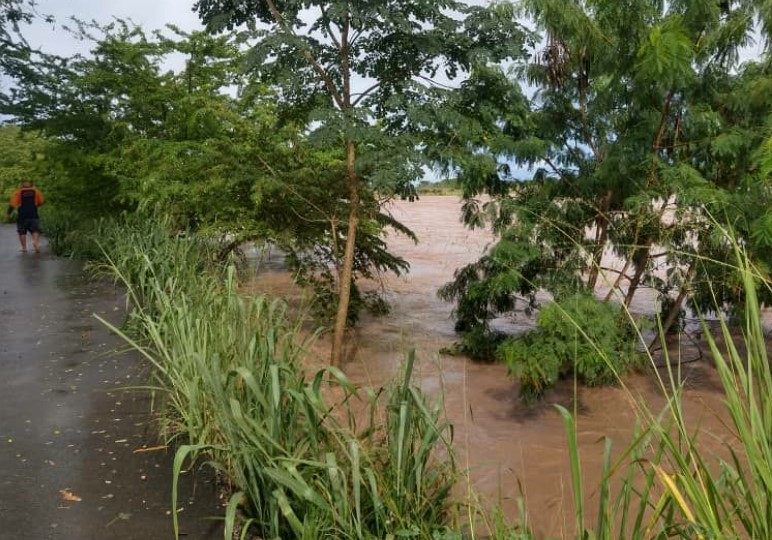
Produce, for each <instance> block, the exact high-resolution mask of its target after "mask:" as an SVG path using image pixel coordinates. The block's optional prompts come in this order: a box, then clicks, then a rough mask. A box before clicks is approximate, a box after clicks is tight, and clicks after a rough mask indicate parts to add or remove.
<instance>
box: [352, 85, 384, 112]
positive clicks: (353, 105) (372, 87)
mask: <svg viewBox="0 0 772 540" xmlns="http://www.w3.org/2000/svg"><path fill="white" fill-rule="evenodd" d="M381 84H382V83H381V82H377V83H375V84H374V85H372V86H371V87H370V88H368V89H366V90H365V91H364V92H361V93H358V94H356V95H358V96H359V97H357V98H356V99H355V100H354V102H353V103H352V104H351V106H352V107H356V106H357V105H359V102H360V101H362V100H363V99H365V98H366V97H367V96H369V95H370V93H371V92H373V91H374V90H377V89H378V88H379V87H380V86H381Z"/></svg>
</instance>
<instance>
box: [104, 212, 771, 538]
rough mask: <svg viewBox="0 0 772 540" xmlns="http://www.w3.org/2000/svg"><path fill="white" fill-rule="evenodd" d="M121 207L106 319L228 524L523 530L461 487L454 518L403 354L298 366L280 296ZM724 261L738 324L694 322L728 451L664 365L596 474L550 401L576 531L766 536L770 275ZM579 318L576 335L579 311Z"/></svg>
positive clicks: (297, 343)
mask: <svg viewBox="0 0 772 540" xmlns="http://www.w3.org/2000/svg"><path fill="white" fill-rule="evenodd" d="M132 219H134V218H128V220H124V221H123V222H121V223H119V224H114V225H111V224H110V223H107V222H105V223H104V224H103V225H100V227H103V228H101V229H99V238H100V242H99V243H98V244H97V245H98V246H99V249H100V258H101V262H100V263H97V264H96V265H95V266H94V267H95V268H96V269H98V270H99V271H102V272H108V273H110V274H111V275H112V276H113V277H114V278H115V279H117V280H119V281H121V282H123V283H124V284H125V286H126V288H127V294H128V297H129V299H130V301H131V304H132V307H133V311H132V314H131V316H130V321H129V324H128V325H127V326H126V327H125V328H124V329H123V330H119V329H115V330H116V331H118V332H121V333H122V334H123V335H124V337H125V338H126V339H127V341H128V342H129V343H130V344H131V345H132V346H133V347H135V348H136V349H137V350H139V351H141V352H142V354H143V355H144V356H145V357H146V358H147V360H148V361H149V362H150V363H151V364H152V366H153V368H154V369H153V379H152V381H151V382H150V383H149V387H150V388H151V389H153V390H154V391H156V392H157V393H158V395H159V396H160V397H161V399H160V403H161V405H162V406H161V412H162V415H161V417H162V418H163V422H162V429H163V433H164V435H165V436H166V438H167V439H168V440H169V441H177V442H178V443H179V445H180V446H179V451H178V453H177V456H176V459H175V465H174V474H175V486H176V479H177V477H178V476H179V475H180V474H181V472H182V470H183V469H184V468H185V467H189V466H190V463H191V460H197V461H198V462H207V463H209V464H211V465H212V466H214V467H215V468H216V469H218V470H219V471H221V472H222V474H223V475H224V476H225V477H226V478H228V479H229V481H230V482H231V484H232V486H233V495H232V497H231V499H230V502H229V504H228V505H227V508H226V509H225V510H224V514H225V515H224V520H225V531H224V532H225V537H226V538H231V537H232V534H233V533H234V531H235V530H237V529H238V528H240V529H241V531H242V537H244V538H248V537H250V535H255V536H257V537H260V538H307V539H311V538H330V539H332V538H352V539H364V538H405V537H414V538H432V539H444V540H450V539H461V538H467V537H469V538H483V537H485V538H494V539H502V540H503V539H515V538H517V539H525V538H533V537H534V536H533V534H532V533H531V532H530V531H528V529H527V527H525V526H519V525H518V524H507V523H506V520H504V519H503V517H502V514H501V512H500V511H498V512H497V511H496V509H494V511H493V512H492V513H485V512H483V511H482V510H481V509H480V508H479V507H477V506H475V505H474V504H473V503H472V501H458V502H459V503H462V504H463V503H466V504H469V505H471V506H470V510H469V511H468V513H467V516H468V517H467V518H466V521H462V520H460V519H459V517H458V516H459V515H460V514H461V512H457V511H456V510H457V509H456V507H455V505H454V503H453V501H452V500H451V489H452V487H453V484H454V483H455V482H456V481H457V480H458V479H459V474H458V470H457V467H456V463H455V458H454V454H453V449H452V441H451V434H452V428H451V426H449V425H448V424H447V423H446V422H444V421H443V420H442V414H441V409H442V404H441V401H435V402H430V401H429V400H427V398H426V397H425V396H424V395H423V394H422V393H421V392H419V391H418V390H417V389H416V388H415V387H414V386H413V385H411V382H410V381H411V375H412V369H413V363H414V358H413V355H412V354H409V355H407V359H406V361H405V365H404V370H403V375H402V378H401V380H399V381H398V382H397V383H395V384H392V385H389V386H386V387H384V388H380V389H366V388H357V387H355V386H354V385H353V384H352V383H351V381H349V380H348V379H347V378H346V376H345V375H344V374H343V373H342V372H341V371H339V370H337V369H335V368H327V369H324V370H321V371H319V372H316V373H313V374H308V373H306V372H305V371H304V369H303V366H302V360H303V358H304V355H305V354H306V350H307V346H308V344H309V340H311V339H313V338H314V336H310V337H305V335H304V334H303V332H302V331H301V329H300V327H299V325H298V324H297V323H293V322H292V321H290V320H289V319H288V316H287V311H286V306H285V304H284V303H283V302H281V301H276V300H269V299H267V298H265V297H257V298H245V297H243V296H242V295H241V294H239V291H238V284H237V279H236V275H235V270H234V269H233V267H224V266H221V265H218V264H217V262H216V257H214V256H213V251H212V250H211V249H210V247H209V246H208V245H207V244H205V243H201V242H198V241H197V240H195V239H194V238H188V237H184V236H172V235H170V234H169V233H168V231H166V230H165V229H164V227H162V226H158V224H155V223H153V222H152V220H143V219H136V220H135V221H131V220H132ZM736 270H737V272H738V275H740V276H741V278H742V280H743V282H744V284H745V288H746V293H747V303H746V305H745V309H746V312H745V325H744V327H743V328H742V329H741V330H742V331H741V332H740V334H739V336H738V334H737V332H734V331H733V329H732V328H730V327H729V326H728V325H727V324H725V323H722V325H721V338H722V339H721V341H722V342H723V343H724V345H720V344H719V342H718V341H717V340H716V339H714V338H713V337H712V336H711V334H710V333H709V332H707V330H706V332H705V335H706V336H708V343H709V347H710V349H711V353H712V354H711V356H712V358H713V360H714V361H715V364H716V369H717V370H718V374H719V377H720V379H721V383H722V387H723V392H724V397H725V404H726V408H727V411H728V413H729V418H730V419H731V424H730V425H729V426H728V430H729V433H730V434H731V438H730V440H729V442H728V443H727V444H726V448H725V452H724V454H725V455H726V456H729V457H728V458H726V459H721V458H720V457H718V456H715V455H713V454H708V453H706V451H705V450H704V449H703V446H702V445H701V444H700V441H701V440H702V438H704V437H706V436H707V435H708V434H705V433H702V434H699V433H698V431H697V430H696V428H695V427H694V426H691V425H690V423H689V419H688V418H687V417H686V415H685V413H684V410H683V406H682V396H683V391H684V390H683V388H682V386H681V383H680V381H679V377H678V375H677V374H676V373H674V372H673V371H672V370H671V371H668V372H667V373H666V374H665V377H664V378H662V379H660V380H659V384H660V387H661V389H662V392H663V394H664V395H665V397H666V402H667V404H666V406H665V408H664V409H663V410H661V411H652V410H651V409H650V408H648V407H647V405H646V404H645V403H640V402H639V401H634V403H635V405H636V407H637V408H638V409H637V410H638V415H639V428H638V429H637V430H636V432H635V434H634V436H633V438H632V440H631V441H629V443H628V444H626V445H624V446H622V447H621V448H618V449H615V448H613V447H612V444H611V441H610V439H606V440H605V443H604V454H603V461H602V463H603V466H602V476H601V480H600V482H599V484H597V485H596V484H591V483H590V482H589V480H588V478H587V477H585V476H584V472H583V468H582V459H581V455H580V451H579V444H578V441H577V436H576V433H577V427H576V422H577V419H576V416H575V415H574V414H571V413H570V412H569V411H567V410H565V409H560V414H562V416H563V418H564V421H565V428H566V433H567V446H568V450H569V467H570V470H571V478H572V486H573V490H572V493H573V499H574V508H575V514H574V531H573V533H571V536H573V537H574V538H577V539H580V538H581V539H591V538H597V539H608V540H611V539H617V538H630V539H648V538H684V539H685V538H705V539H709V538H772V503H771V502H770V496H769V494H770V493H772V374H770V366H769V360H768V358H767V354H766V338H765V336H764V333H763V329H762V326H761V312H760V306H759V301H758V299H757V297H756V293H755V291H756V290H757V286H758V284H759V282H762V283H763V284H764V286H768V283H767V282H766V281H764V280H765V277H764V276H762V275H761V274H760V272H758V271H757V270H756V269H755V268H754V267H753V265H752V264H751V263H749V262H748V260H747V259H746V258H745V257H744V256H743V254H742V252H741V250H740V249H739V248H738V251H737V261H736ZM577 324H578V325H579V324H580V322H579V321H577ZM575 335H576V336H577V338H576V339H590V338H589V335H590V334H589V333H587V332H582V331H581V328H578V330H577V332H576V333H575ZM598 354H599V356H603V355H602V354H601V353H600V352H599V353H598ZM666 365H668V366H670V365H671V363H670V362H666ZM631 399H632V398H631ZM615 450H616V451H615ZM174 496H175V497H176V490H175V495H174ZM590 500H595V501H596V503H594V506H593V507H590V506H589V503H588V501H590ZM173 502H174V503H175V506H176V500H174V501H173ZM523 514H524V515H523V516H522V517H521V520H522V521H523V522H524V524H526V522H527V508H524V510H523ZM174 520H175V530H177V522H176V520H177V516H176V514H174Z"/></svg>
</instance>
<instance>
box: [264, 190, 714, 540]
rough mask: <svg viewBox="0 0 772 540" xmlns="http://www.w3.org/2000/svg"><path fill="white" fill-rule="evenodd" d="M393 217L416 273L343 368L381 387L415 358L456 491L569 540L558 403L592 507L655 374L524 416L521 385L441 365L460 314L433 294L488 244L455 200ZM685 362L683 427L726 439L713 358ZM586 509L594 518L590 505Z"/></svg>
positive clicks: (433, 200)
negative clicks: (463, 471) (437, 400)
mask: <svg viewBox="0 0 772 540" xmlns="http://www.w3.org/2000/svg"><path fill="white" fill-rule="evenodd" d="M390 211H391V213H392V214H393V216H394V217H395V218H396V219H397V220H399V221H401V222H403V223H404V224H405V225H407V226H408V227H409V228H410V229H412V230H413V231H414V232H415V233H416V235H417V236H418V239H419V243H418V244H417V245H415V244H414V243H413V242H412V241H411V240H410V239H408V238H406V237H404V236H400V235H391V236H389V239H388V242H389V247H390V248H391V249H392V250H393V252H395V253H396V254H398V255H400V256H402V257H404V258H405V259H406V260H407V261H408V262H409V263H410V265H411V271H410V273H409V274H408V275H406V276H403V277H395V276H386V277H385V281H384V283H383V287H384V290H385V292H386V296H387V298H388V299H389V301H390V302H391V305H392V308H393V309H392V312H391V313H390V314H388V315H386V316H381V317H371V316H365V317H364V318H363V320H362V322H361V323H360V325H359V326H358V327H357V329H356V330H355V332H354V336H353V338H352V340H351V342H350V343H351V347H350V351H349V353H350V354H349V357H348V360H347V362H346V365H345V366H344V370H345V371H346V373H347V374H348V375H349V377H351V378H352V379H354V380H355V381H356V382H358V383H362V384H381V383H383V382H384V381H386V380H388V379H390V378H392V377H394V376H395V375H396V374H397V373H398V372H399V367H400V362H401V361H402V359H403V358H404V356H405V354H406V352H407V351H408V350H410V349H415V351H416V356H417V365H418V370H417V371H418V379H417V382H418V383H419V384H420V385H421V387H422V388H423V389H424V390H426V391H427V392H429V393H432V394H435V395H436V394H437V393H438V392H439V391H440V390H442V391H443V393H444V396H445V407H446V414H447V417H448V418H449V420H450V421H451V422H452V423H453V424H454V428H455V429H454V433H455V438H454V444H455V446H456V449H457V451H458V455H459V459H460V463H461V465H462V466H463V467H465V468H467V469H468V470H469V479H468V482H467V485H464V486H460V487H459V489H460V490H466V489H467V488H468V489H469V490H474V492H476V493H478V494H479V496H480V497H482V498H483V499H484V500H487V501H488V502H489V503H501V504H502V505H503V507H504V509H505V511H506V514H507V517H508V518H510V519H512V520H515V519H517V518H518V500H519V499H524V501H525V506H526V507H527V510H528V519H529V524H530V525H531V526H532V527H533V528H534V530H535V532H536V534H537V537H539V538H546V537H563V536H565V535H567V534H569V532H568V531H571V530H572V529H573V520H574V517H573V513H572V512H573V510H572V503H571V483H570V470H569V462H568V454H567V448H566V436H565V431H564V426H563V420H562V417H561V416H560V414H559V413H558V412H557V410H556V408H555V407H554V405H555V404H561V405H563V406H565V407H566V408H568V409H569V410H576V411H578V418H577V424H578V439H579V443H580V446H581V450H582V460H583V461H582V463H583V467H584V469H585V489H586V491H587V493H588V494H589V498H590V499H592V498H593V492H594V490H595V486H596V485H597V484H598V482H599V479H600V468H601V461H602V454H603V445H604V442H603V437H606V436H608V437H610V438H611V439H612V441H613V443H614V448H616V449H618V450H619V449H621V448H623V447H624V446H625V445H626V444H627V443H628V442H629V441H630V439H631V437H632V434H633V430H634V426H635V424H636V414H635V406H634V405H635V403H636V400H640V401H641V402H643V403H645V404H647V405H648V406H649V407H650V408H651V409H652V410H655V411H659V409H660V408H661V407H663V406H664V403H665V400H664V398H663V397H662V392H661V391H660V389H659V387H658V384H657V379H656V376H655V375H654V373H653V372H649V373H642V374H636V375H632V376H629V377H627V378H626V379H625V386H624V387H622V386H618V387H607V388H579V389H577V390H576V391H575V390H574V388H573V383H572V381H563V382H561V383H560V384H559V385H558V386H557V388H555V389H554V390H552V391H550V392H549V393H548V394H547V396H546V399H544V400H543V401H542V402H541V403H539V404H538V405H536V406H531V407H528V406H525V405H523V404H522V403H521V402H520V401H519V399H518V385H517V383H516V382H514V381H513V380H512V379H511V378H510V377H509V376H508V374H507V370H506V368H505V367H504V366H502V365H486V364H478V363H474V362H472V361H470V360H469V359H467V358H464V357H460V356H444V355H441V354H440V352H439V351H440V350H441V349H443V348H445V347H450V346H452V344H453V342H454V341H455V339H456V335H455V333H454V331H453V320H452V317H451V312H452V309H453V305H452V304H447V303H445V302H443V301H441V300H439V299H438V298H437V289H438V288H439V287H441V286H442V285H443V284H444V283H446V282H448V281H450V280H451V279H452V277H453V272H454V270H455V269H457V268H459V267H461V266H463V265H465V264H467V263H469V262H472V261H474V260H476V259H477V258H478V257H479V256H480V255H481V254H482V253H483V251H484V250H485V248H486V246H487V245H488V244H489V243H490V242H491V241H492V240H493V238H492V235H491V234H490V232H488V231H484V230H477V231H470V230H468V229H466V228H465V227H464V226H463V225H462V224H461V222H460V221H459V217H460V203H459V201H458V198H456V197H439V196H436V197H424V198H422V199H421V200H420V201H418V202H415V203H407V202H401V201H398V202H395V203H393V205H392V206H391V207H390ZM612 262H613V261H612ZM269 267H273V268H275V267H274V266H273V265H269ZM260 281H261V282H262V285H261V288H263V287H267V288H268V289H272V290H273V291H274V292H278V293H280V294H287V293H288V292H289V291H290V290H291V288H290V286H289V276H287V275H286V274H285V273H282V272H280V271H277V270H273V271H268V272H265V273H264V274H263V275H262V277H261V279H260ZM634 308H635V309H637V310H641V311H645V310H650V309H652V308H653V298H652V296H651V295H648V296H647V295H646V294H645V291H644V294H641V295H640V297H639V299H638V303H637V304H635V305H634ZM512 326H513V328H515V329H516V330H526V329H528V328H531V327H532V326H533V320H532V319H529V318H527V317H525V316H524V315H523V316H520V317H518V318H517V319H515V320H514V321H512ZM324 345H325V343H321V344H320V347H319V350H320V358H319V359H318V361H319V362H320V363H321V362H324V361H325V359H326V358H324V354H325V351H326V350H327V349H326V348H325V346H324ZM678 353H679V351H678V348H676V349H675V354H676V355H678ZM681 354H682V355H683V358H685V359H687V360H688V362H686V363H684V365H683V366H681V377H682V378H683V379H684V380H685V384H686V392H685V397H684V409H685V411H686V415H687V417H688V418H689V420H690V422H691V423H692V426H693V427H694V428H695V429H697V428H698V427H699V428H700V429H701V430H703V431H706V432H715V433H723V432H724V431H725V430H724V428H723V427H722V413H721V409H722V405H721V394H720V385H719V381H718V377H717V374H716V373H715V370H714V369H713V367H711V366H710V365H709V363H708V362H707V361H706V360H697V361H695V358H697V356H698V351H697V350H696V349H694V348H693V347H692V348H684V349H682V350H681ZM650 371H653V370H650ZM663 374H664V373H663ZM704 442H705V444H706V445H708V447H709V448H714V447H715V449H719V448H720V446H721V444H722V441H721V439H720V438H718V437H715V438H709V439H708V440H706V441H704ZM590 503H591V501H590ZM588 509H589V510H588V512H589V513H591V514H592V515H593V516H594V515H595V514H596V510H595V508H593V507H592V505H591V504H590V506H588Z"/></svg>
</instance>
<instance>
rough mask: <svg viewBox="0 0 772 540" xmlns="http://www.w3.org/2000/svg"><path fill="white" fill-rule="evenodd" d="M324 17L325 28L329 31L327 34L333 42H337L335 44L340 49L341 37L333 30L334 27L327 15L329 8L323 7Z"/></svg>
mask: <svg viewBox="0 0 772 540" xmlns="http://www.w3.org/2000/svg"><path fill="white" fill-rule="evenodd" d="M322 17H323V18H324V29H325V30H326V31H327V35H328V36H329V38H330V39H331V40H332V42H333V43H334V44H335V46H336V47H337V48H338V49H340V48H341V45H340V39H339V38H337V37H336V36H335V34H334V33H333V31H332V27H331V26H330V19H329V18H328V17H327V10H326V9H324V7H322Z"/></svg>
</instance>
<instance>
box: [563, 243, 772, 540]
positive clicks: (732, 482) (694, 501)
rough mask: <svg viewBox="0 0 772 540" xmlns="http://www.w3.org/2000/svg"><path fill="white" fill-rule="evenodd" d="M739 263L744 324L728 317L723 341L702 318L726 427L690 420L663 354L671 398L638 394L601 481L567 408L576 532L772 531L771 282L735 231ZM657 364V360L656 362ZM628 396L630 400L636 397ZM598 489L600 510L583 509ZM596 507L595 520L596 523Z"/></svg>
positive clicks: (707, 535) (664, 383)
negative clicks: (761, 294)
mask: <svg viewBox="0 0 772 540" xmlns="http://www.w3.org/2000/svg"><path fill="white" fill-rule="evenodd" d="M726 235H727V238H729V239H730V240H732V241H733V242H734V245H735V248H736V260H735V263H734V264H735V268H734V270H735V271H736V272H737V274H738V278H739V281H740V282H741V283H742V284H743V286H744V289H745V294H746V303H745V306H744V308H745V317H744V326H743V327H742V328H740V329H737V328H732V327H730V325H729V324H728V323H727V322H726V321H724V320H722V321H721V322H720V336H721V340H720V341H721V342H723V345H720V344H719V340H717V339H716V337H715V336H714V335H713V334H712V333H711V331H710V330H709V328H707V326H705V328H704V335H705V336H706V339H707V343H708V346H709V348H710V352H711V358H712V360H713V361H714V363H715V366H716V369H717V372H718V375H719V378H720V381H721V388H722V391H723V397H724V405H725V407H726V412H728V414H729V417H730V418H731V422H730V423H729V424H728V425H726V426H725V427H726V433H722V434H718V433H705V432H702V430H700V429H699V428H698V426H693V425H691V424H690V422H689V419H688V418H687V416H686V414H685V413H684V409H683V406H682V398H683V391H684V389H683V387H682V384H681V383H680V380H679V377H678V374H677V373H675V372H674V370H673V368H672V364H677V361H674V362H671V361H670V360H671V359H669V358H667V347H663V350H664V351H665V354H666V362H665V364H666V366H668V370H667V372H666V374H665V376H664V377H662V378H658V380H659V385H660V388H661V391H662V392H663V394H664V396H665V397H666V401H667V404H666V406H665V408H664V409H663V410H662V411H659V412H658V413H657V412H656V411H652V410H651V409H650V408H649V407H648V406H647V405H646V404H645V403H640V402H639V401H637V400H635V403H636V406H637V407H638V409H637V412H638V417H639V423H640V426H641V428H640V429H639V430H638V432H637V433H636V436H635V437H634V439H633V440H632V441H631V442H630V443H629V444H628V445H627V446H626V447H625V448H623V449H622V451H621V452H620V454H619V455H618V456H617V457H616V458H614V459H612V452H611V450H612V449H611V442H610V440H608V439H607V440H606V444H605V453H604V460H603V464H604V465H603V474H602V478H601V481H600V483H599V485H597V486H587V485H586V482H585V479H584V478H583V473H582V467H581V459H580V452H579V447H578V444H577V440H576V423H575V422H576V420H575V417H574V415H572V414H571V413H569V412H568V411H567V410H565V409H560V413H561V414H562V415H563V417H564V419H565V426H566V433H567V437H568V449H569V457H570V467H571V473H572V485H573V500H574V506H575V509H576V510H575V518H576V525H575V531H576V533H575V538H599V539H601V538H602V539H614V538H632V539H644V538H683V539H694V538H699V539H739V538H753V539H762V538H763V539H766V538H772V496H771V495H772V373H771V372H770V364H769V359H768V357H767V343H766V336H765V335H764V331H763V327H762V314H761V309H760V303H759V300H758V297H757V294H756V291H757V290H758V287H759V285H761V286H762V287H767V288H768V287H769V286H770V282H769V281H768V278H767V276H765V275H763V274H762V273H761V272H760V271H759V270H758V269H757V268H756V267H754V265H753V264H752V263H751V262H750V261H749V260H748V258H747V257H746V256H745V254H744V253H743V251H742V249H741V248H740V245H739V243H738V242H736V241H734V240H733V237H732V235H731V233H730V232H728V231H727V232H726ZM652 364H653V361H652ZM633 399H634V398H632V396H631V400H633ZM719 436H724V437H727V436H728V439H727V440H726V442H725V443H724V444H723V452H722V454H723V455H725V456H729V457H728V459H727V458H726V457H724V458H722V457H720V456H719V455H717V454H715V453H710V452H708V451H707V450H705V446H704V445H703V444H701V442H702V441H703V440H705V439H707V438H708V437H715V438H718V437H719ZM590 493H596V494H598V505H597V509H596V511H595V513H594V514H593V513H590V512H588V511H587V509H586V508H585V505H584V503H585V501H586V500H588V495H589V494H590ZM593 515H594V516H595V521H594V522H593V521H592V517H593Z"/></svg>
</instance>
